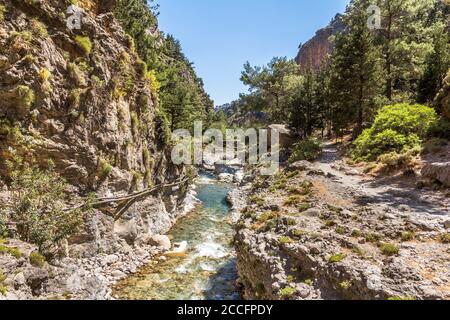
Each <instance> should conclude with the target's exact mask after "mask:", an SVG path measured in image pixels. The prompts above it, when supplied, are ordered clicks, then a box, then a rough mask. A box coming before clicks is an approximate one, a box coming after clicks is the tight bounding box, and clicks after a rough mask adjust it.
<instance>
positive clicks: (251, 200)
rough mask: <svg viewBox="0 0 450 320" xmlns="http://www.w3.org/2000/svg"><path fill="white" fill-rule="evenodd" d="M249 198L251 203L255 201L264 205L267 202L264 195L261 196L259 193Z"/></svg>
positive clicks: (259, 204)
mask: <svg viewBox="0 0 450 320" xmlns="http://www.w3.org/2000/svg"><path fill="white" fill-rule="evenodd" d="M249 200H250V202H251V203H254V204H256V205H258V206H263V205H264V203H265V202H266V201H265V200H264V198H262V197H260V196H258V195H254V196H251V197H250V198H249Z"/></svg>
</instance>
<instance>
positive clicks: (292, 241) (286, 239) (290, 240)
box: [280, 236, 294, 244]
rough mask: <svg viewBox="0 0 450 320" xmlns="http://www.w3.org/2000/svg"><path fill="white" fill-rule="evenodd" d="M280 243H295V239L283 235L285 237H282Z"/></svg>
mask: <svg viewBox="0 0 450 320" xmlns="http://www.w3.org/2000/svg"><path fill="white" fill-rule="evenodd" d="M280 243H281V244H291V243H294V240H292V239H291V238H290V237H287V236H283V237H280Z"/></svg>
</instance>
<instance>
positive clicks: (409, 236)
mask: <svg viewBox="0 0 450 320" xmlns="http://www.w3.org/2000/svg"><path fill="white" fill-rule="evenodd" d="M415 237H416V234H415V233H414V232H410V231H405V232H402V235H401V237H400V238H401V239H402V241H404V242H406V241H411V240H414V239H415Z"/></svg>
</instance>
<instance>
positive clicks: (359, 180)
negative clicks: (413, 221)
mask: <svg viewBox="0 0 450 320" xmlns="http://www.w3.org/2000/svg"><path fill="white" fill-rule="evenodd" d="M314 167H315V168H316V169H318V170H322V171H323V172H324V173H325V174H326V175H328V176H329V177H331V178H332V179H333V180H334V181H335V182H336V183H337V184H338V185H341V186H342V187H343V189H344V190H345V192H346V193H349V194H350V195H351V196H352V197H354V198H355V199H356V203H357V204H359V205H373V206H382V207H389V208H391V209H399V210H401V211H405V210H407V211H411V212H412V213H417V214H430V215H433V216H450V197H448V195H446V194H444V193H441V192H436V191H429V190H428V191H427V190H418V189H417V188H416V187H415V185H414V177H405V176H387V177H383V178H376V179H375V178H373V177H371V176H368V175H365V174H363V173H361V172H359V171H358V170H357V169H355V168H352V167H350V166H349V165H347V164H346V163H345V161H343V157H342V152H341V151H340V150H339V145H338V144H335V143H333V142H326V143H325V144H324V150H323V154H322V156H321V158H320V159H319V160H318V161H317V162H315V163H314ZM336 191H337V192H339V190H336Z"/></svg>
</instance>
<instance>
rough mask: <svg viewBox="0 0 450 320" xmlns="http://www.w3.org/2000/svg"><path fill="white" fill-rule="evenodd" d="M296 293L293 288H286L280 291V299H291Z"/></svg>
mask: <svg viewBox="0 0 450 320" xmlns="http://www.w3.org/2000/svg"><path fill="white" fill-rule="evenodd" d="M296 292H297V290H295V289H294V288H292V287H286V288H284V289H282V290H281V291H280V296H281V297H282V298H291V297H292V296H293V295H294V294H295V293H296Z"/></svg>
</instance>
